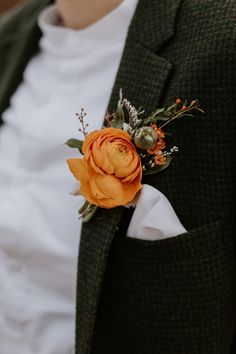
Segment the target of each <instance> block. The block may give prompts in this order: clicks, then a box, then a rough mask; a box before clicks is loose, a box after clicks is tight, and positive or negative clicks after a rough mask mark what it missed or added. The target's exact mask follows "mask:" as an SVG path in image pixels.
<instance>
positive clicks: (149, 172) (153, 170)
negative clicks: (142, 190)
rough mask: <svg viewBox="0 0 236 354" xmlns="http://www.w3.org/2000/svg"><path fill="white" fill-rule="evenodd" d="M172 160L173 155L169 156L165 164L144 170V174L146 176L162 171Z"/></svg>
mask: <svg viewBox="0 0 236 354" xmlns="http://www.w3.org/2000/svg"><path fill="white" fill-rule="evenodd" d="M171 160H172V157H170V156H169V157H167V159H166V163H165V164H164V165H161V166H156V167H153V168H151V169H150V170H146V171H143V174H144V175H145V176H146V175H154V174H156V173H159V172H162V171H164V170H165V169H166V168H167V167H169V165H170V163H171Z"/></svg>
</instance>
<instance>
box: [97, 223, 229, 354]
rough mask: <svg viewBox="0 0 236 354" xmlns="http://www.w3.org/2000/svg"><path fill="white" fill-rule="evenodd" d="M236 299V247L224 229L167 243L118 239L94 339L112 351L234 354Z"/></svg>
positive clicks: (214, 227)
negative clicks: (235, 304)
mask: <svg viewBox="0 0 236 354" xmlns="http://www.w3.org/2000/svg"><path fill="white" fill-rule="evenodd" d="M233 296H234V295H233V257H232V247H231V245H230V244H229V242H227V240H225V239H224V235H223V233H222V230H221V225H220V223H218V222H215V223H210V224H208V225H205V226H202V227H200V228H197V229H194V230H191V231H188V232H186V233H184V234H182V235H178V236H176V237H173V238H169V239H164V240H160V241H145V240H138V239H133V238H129V237H123V236H117V237H116V239H115V241H114V242H113V246H112V250H111V254H110V259H109V263H108V266H107V271H106V276H105V280H104V284H103V287H102V293H101V297H100V303H99V307H98V315H97V321H96V327H95V335H94V340H95V341H96V342H97V345H98V343H100V345H101V346H102V343H103V340H104V338H106V339H107V341H106V343H110V345H111V347H110V349H109V350H110V353H113V352H114V353H116V351H114V350H115V349H114V348H118V352H117V353H122V354H131V353H137V354H139V353H140V354H142V353H145V354H147V353H148V354H149V353H150V354H153V353H160V354H193V353H194V354H223V353H224V354H227V353H229V352H230V349H229V348H230V343H231V339H232V332H233V322H234V321H233V315H232V311H233ZM102 338H103V339H102ZM107 346H108V344H107ZM113 347H114V348H113ZM112 350H113V351H112ZM103 353H104V354H105V353H108V352H106V351H103Z"/></svg>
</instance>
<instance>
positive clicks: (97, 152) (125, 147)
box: [67, 128, 142, 209]
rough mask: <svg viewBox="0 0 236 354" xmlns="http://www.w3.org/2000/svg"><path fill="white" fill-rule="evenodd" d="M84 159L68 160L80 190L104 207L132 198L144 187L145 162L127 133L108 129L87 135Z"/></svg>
mask: <svg viewBox="0 0 236 354" xmlns="http://www.w3.org/2000/svg"><path fill="white" fill-rule="evenodd" d="M82 151H83V154H84V159H83V160H81V159H69V160H67V163H68V165H69V168H70V170H71V172H72V173H73V175H74V177H75V178H76V179H77V180H79V181H80V193H81V194H82V195H83V196H84V197H85V198H86V200H87V201H88V202H90V203H92V204H95V205H97V206H100V207H102V208H108V209H109V208H114V207H116V206H120V205H126V204H128V203H129V202H130V201H132V200H133V199H134V197H135V195H136V194H137V192H138V191H139V190H140V189H141V188H142V184H141V179H142V164H141V160H140V157H139V155H138V153H137V151H136V149H135V146H134V145H133V144H132V143H131V138H130V135H129V134H128V133H126V132H125V131H123V130H121V129H116V128H105V129H102V130H96V131H94V132H92V133H90V134H88V135H87V136H86V138H85V141H84V143H83V150H82Z"/></svg>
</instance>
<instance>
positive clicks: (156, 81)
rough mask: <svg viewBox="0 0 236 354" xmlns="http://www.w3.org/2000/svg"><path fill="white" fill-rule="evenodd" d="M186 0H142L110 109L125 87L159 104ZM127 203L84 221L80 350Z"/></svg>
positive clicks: (84, 352) (134, 99)
mask: <svg viewBox="0 0 236 354" xmlns="http://www.w3.org/2000/svg"><path fill="white" fill-rule="evenodd" d="M180 3H181V0H159V1H156V0H140V1H139V4H138V7H137V9H136V13H135V15H134V18H133V21H132V23H131V26H130V29H129V33H128V38H127V42H126V46H125V50H124V53H123V57H122V60H121V63H120V67H119V70H118V73H117V77H116V81H115V84H114V87H113V90H112V94H111V98H110V103H109V111H113V110H114V109H115V107H116V104H117V101H118V98H119V90H120V88H122V90H123V95H124V97H126V98H127V99H128V100H130V101H131V104H133V105H134V106H136V107H140V106H143V107H145V108H146V109H147V110H148V111H151V110H153V109H154V108H156V107H158V106H159V105H160V104H161V102H162V98H163V95H164V89H165V85H166V84H167V80H168V78H169V77H170V75H171V70H172V64H171V63H169V62H168V61H166V60H165V59H164V58H162V57H160V56H158V55H157V54H156V53H158V51H159V50H160V49H161V47H162V46H163V45H164V44H165V43H166V42H167V41H168V40H170V38H171V37H172V36H173V35H174V30H175V19H176V15H177V10H178V7H179V6H180ZM123 212H124V208H115V209H112V210H106V209H99V210H98V212H97V213H96V215H95V216H94V218H93V219H92V221H91V222H89V223H88V224H84V225H83V227H82V234H81V242H80V252H79V264H78V283H77V318H76V326H77V328H76V336H77V338H76V353H77V354H88V353H89V352H90V346H91V340H92V334H93V327H94V322H95V317H96V311H97V306H98V301H99V295H100V290H101V287H102V283H103V278H104V273H105V270H106V264H107V260H108V256H109V251H110V247H111V244H112V240H113V238H114V235H115V232H116V230H118V227H119V223H120V221H121V217H122V214H123Z"/></svg>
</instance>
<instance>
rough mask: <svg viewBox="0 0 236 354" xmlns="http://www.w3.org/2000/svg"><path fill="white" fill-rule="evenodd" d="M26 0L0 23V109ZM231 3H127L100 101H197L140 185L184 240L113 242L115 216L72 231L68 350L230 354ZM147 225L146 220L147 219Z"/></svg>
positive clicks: (20, 64)
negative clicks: (115, 61)
mask: <svg viewBox="0 0 236 354" xmlns="http://www.w3.org/2000/svg"><path fill="white" fill-rule="evenodd" d="M48 3H50V1H42V0H40V1H39V0H36V1H33V0H32V1H30V2H29V3H28V5H26V6H25V7H23V8H22V9H19V10H18V11H17V12H15V13H14V14H11V15H8V16H5V17H3V18H2V19H1V20H0V73H1V74H0V109H1V112H2V111H3V110H4V109H5V108H6V107H7V106H8V105H9V99H10V97H11V95H12V94H13V92H14V91H15V90H16V88H17V86H18V84H19V83H20V81H21V78H22V73H23V70H24V67H25V66H26V65H27V62H28V60H29V59H30V57H31V56H32V55H33V54H34V53H35V52H36V51H37V42H38V39H39V37H40V32H39V30H38V28H37V25H36V18H37V15H38V13H39V12H40V11H41V9H42V8H43V7H44V6H45V5H47V4H48ZM235 26H236V3H235V1H234V0H139V3H138V7H137V10H136V13H135V15H134V18H133V21H132V24H131V26H130V30H129V34H128V38H127V43H126V47H125V50H124V53H123V58H122V61H121V64H120V68H119V71H118V74H117V78H116V82H115V85H114V88H113V91H112V94H111V100H110V104H109V107H110V109H112V108H114V107H115V105H116V103H117V99H118V93H119V89H120V88H121V87H122V88H123V92H124V96H125V97H127V98H128V99H129V100H130V101H131V103H132V104H134V105H136V106H138V107H139V106H143V107H144V108H146V109H147V111H151V110H152V109H153V108H156V107H158V106H167V105H170V104H171V103H172V102H173V101H174V100H175V99H176V98H177V97H179V96H180V97H182V98H189V99H194V98H198V99H199V100H200V102H201V106H202V107H203V108H204V110H205V112H206V114H205V115H204V116H202V115H201V114H197V115H196V116H195V118H194V119H192V118H187V117H186V118H184V119H182V120H179V121H177V122H176V123H173V124H172V125H170V126H169V127H168V131H169V132H171V133H172V136H171V137H170V138H169V140H170V141H169V142H170V145H177V146H178V147H179V153H178V154H177V156H176V158H175V159H174V160H173V162H172V164H171V165H170V167H169V168H168V169H167V170H165V171H164V172H163V173H161V174H158V175H153V176H149V177H145V179H144V182H145V183H148V184H150V185H152V186H154V187H156V188H158V189H159V190H160V191H161V192H163V193H164V194H165V195H166V196H167V198H168V199H169V200H170V202H171V204H172V205H173V207H174V209H175V211H176V213H177V215H178V216H179V218H180V220H181V221H182V223H183V225H184V226H185V227H186V229H187V230H188V232H186V233H184V234H182V235H178V236H177V237H174V238H170V239H166V240H161V241H145V240H136V239H130V238H128V237H126V236H125V229H126V225H127V224H128V221H129V218H130V215H129V212H127V210H125V209H124V208H115V209H113V210H102V209H100V210H98V212H97V213H96V215H95V217H94V218H93V219H92V221H91V222H90V223H89V224H86V225H84V226H83V230H82V235H81V243H80V254H79V264H78V286H77V320H76V325H77V329H76V354H235V353H236V348H235V346H234V345H235V319H236V316H235V302H236V300H235V284H236V272H235V271H236V269H235V268H236V267H235V263H236V257H235V237H234V234H235V230H236V225H235V217H234V216H235V212H234V205H235V172H234V171H235V160H236V157H235V156H236V154H235V131H236V126H235V124H236V123H235V108H236V104H235V102H236V88H235V82H236V80H235V79H236V77H235V76H236V75H235V70H236V28H235ZM157 218H158V215H157Z"/></svg>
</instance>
